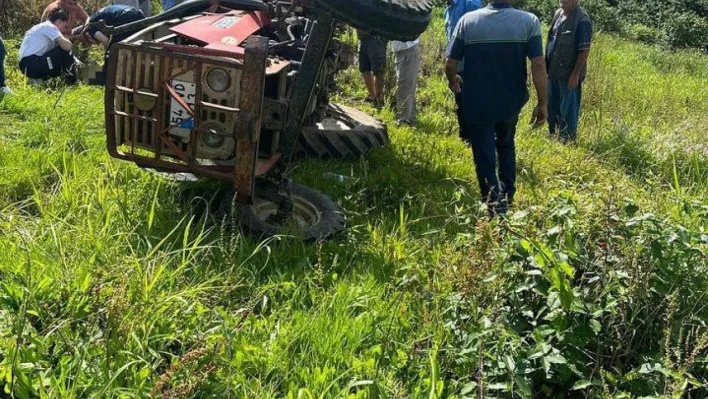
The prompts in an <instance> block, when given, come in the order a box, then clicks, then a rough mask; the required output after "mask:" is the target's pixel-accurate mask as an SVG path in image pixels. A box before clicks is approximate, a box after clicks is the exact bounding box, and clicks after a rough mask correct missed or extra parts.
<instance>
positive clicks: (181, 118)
mask: <svg viewBox="0 0 708 399" xmlns="http://www.w3.org/2000/svg"><path fill="white" fill-rule="evenodd" d="M172 89H173V90H174V91H175V92H176V93H177V94H178V95H179V96H180V97H182V99H183V100H184V102H185V103H186V104H187V105H189V107H190V108H191V109H194V103H195V101H196V97H197V85H196V84H195V83H193V82H187V81H184V80H177V79H173V80H172ZM171 100H172V101H171V103H170V126H178V127H179V128H182V129H189V130H191V129H192V127H193V126H194V120H193V118H192V117H191V115H189V112H187V110H186V109H184V107H182V105H180V103H179V102H177V100H175V99H174V98H172V99H171Z"/></svg>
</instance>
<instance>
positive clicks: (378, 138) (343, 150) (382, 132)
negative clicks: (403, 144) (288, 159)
mask: <svg viewBox="0 0 708 399" xmlns="http://www.w3.org/2000/svg"><path fill="white" fill-rule="evenodd" d="M388 143H389V141H388V132H387V130H386V126H385V125H384V124H382V123H381V122H380V121H378V120H377V119H376V118H374V117H373V116H371V115H369V114H367V113H365V112H362V111H359V110H357V109H354V108H350V107H347V106H344V105H340V104H330V105H329V107H328V109H327V111H326V112H325V119H324V120H323V121H321V122H319V123H317V124H316V125H315V126H305V127H303V129H302V133H301V134H300V137H299V140H298V148H297V150H296V154H299V155H307V156H313V157H317V158H339V159H356V158H359V157H362V156H364V155H366V154H367V153H368V152H369V151H371V150H372V149H374V148H378V147H383V146H387V145H388Z"/></svg>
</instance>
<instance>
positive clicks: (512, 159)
mask: <svg viewBox="0 0 708 399" xmlns="http://www.w3.org/2000/svg"><path fill="white" fill-rule="evenodd" d="M447 57H448V58H447V62H446V65H445V75H446V76H447V78H448V81H449V84H450V90H452V92H453V93H460V91H461V86H460V85H461V83H463V82H464V84H465V87H468V88H474V89H473V90H465V91H464V99H463V106H464V110H463V112H464V116H465V130H464V132H463V135H462V136H463V139H464V140H466V141H467V142H468V143H469V144H470V145H471V146H472V153H473V155H474V162H475V168H476V172H477V179H478V181H479V186H480V190H481V193H482V199H483V201H484V202H486V203H487V205H488V208H489V211H490V214H491V215H497V214H503V213H505V212H506V211H507V208H508V206H509V205H510V204H511V203H512V202H513V200H514V194H515V192H516V187H515V182H516V147H515V144H514V135H515V134H516V124H517V122H518V119H519V113H520V112H521V109H522V108H523V106H524V105H525V104H526V102H527V101H528V99H529V93H528V89H527V88H526V78H527V76H526V58H529V59H530V60H531V72H532V75H533V83H534V86H535V87H536V93H537V97H538V103H537V104H536V108H535V109H534V111H533V118H532V123H533V125H534V127H538V126H541V125H542V124H543V123H545V121H546V118H547V116H548V108H547V101H548V99H547V92H546V88H547V87H546V85H547V81H546V65H545V62H544V57H543V44H542V40H541V24H540V22H539V20H538V18H537V17H536V16H534V15H533V14H531V13H527V12H524V11H520V10H516V9H514V8H513V7H512V6H511V4H509V1H508V0H507V1H496V2H494V3H491V4H489V5H488V6H487V7H485V8H482V9H480V10H477V11H474V12H471V13H468V14H465V15H464V16H463V17H462V19H461V20H460V22H459V23H458V24H457V27H456V28H455V31H454V32H453V36H452V40H451V42H450V45H449V46H448V49H447ZM463 59H464V63H465V69H464V72H463V73H462V76H460V75H458V74H457V66H458V63H459V62H460V61H461V60H463ZM497 156H498V157H499V177H498V178H497V170H496V169H497V168H496V159H497Z"/></svg>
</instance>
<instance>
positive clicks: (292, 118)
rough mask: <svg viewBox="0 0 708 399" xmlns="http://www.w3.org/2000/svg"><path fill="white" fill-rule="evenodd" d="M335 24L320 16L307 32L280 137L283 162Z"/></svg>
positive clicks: (309, 99) (290, 151)
mask: <svg viewBox="0 0 708 399" xmlns="http://www.w3.org/2000/svg"><path fill="white" fill-rule="evenodd" d="M334 24H335V21H334V19H333V18H332V16H331V15H329V14H327V13H320V15H319V18H318V19H317V20H316V21H315V23H314V25H313V26H312V30H311V31H310V38H309V40H308V41H307V47H306V48H305V53H304V54H303V56H302V62H301V67H300V70H299V71H298V73H297V76H296V77H295V83H294V84H293V91H292V95H291V97H290V99H289V100H290V109H289V110H288V117H287V120H286V122H285V129H284V130H283V132H282V133H281V136H280V148H281V152H282V153H283V154H286V157H285V158H286V159H288V160H289V159H290V157H291V156H292V154H293V150H294V148H295V143H296V142H297V139H298V137H299V135H300V134H301V132H302V126H303V124H304V122H305V117H306V116H307V111H308V109H309V108H310V105H311V103H312V96H313V95H314V94H315V89H316V88H317V82H318V81H319V78H320V74H321V72H322V65H323V64H324V60H325V56H326V54H327V48H329V44H330V42H331V41H332V37H333V35H334Z"/></svg>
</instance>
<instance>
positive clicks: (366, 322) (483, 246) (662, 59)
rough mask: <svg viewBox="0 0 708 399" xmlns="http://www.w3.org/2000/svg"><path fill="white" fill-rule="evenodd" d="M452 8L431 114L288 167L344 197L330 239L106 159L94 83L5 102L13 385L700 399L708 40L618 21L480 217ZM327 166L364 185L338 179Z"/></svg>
mask: <svg viewBox="0 0 708 399" xmlns="http://www.w3.org/2000/svg"><path fill="white" fill-rule="evenodd" d="M442 32H443V27H442V21H441V20H440V19H439V18H436V19H435V20H434V21H433V23H432V25H431V27H430V29H429V31H428V32H426V34H425V35H424V36H423V38H422V46H423V62H422V70H421V75H420V79H419V82H420V89H419V93H418V104H419V109H420V115H419V123H418V124H416V125H415V126H413V127H400V128H399V127H396V126H395V125H394V124H393V123H392V122H393V112H392V111H391V110H390V109H389V108H387V107H386V108H384V109H382V110H380V111H377V110H374V109H372V108H370V107H369V106H368V105H365V104H364V103H363V101H362V99H363V98H364V97H365V89H364V87H363V85H362V83H361V81H360V77H359V76H358V73H357V72H356V71H355V70H354V69H352V70H348V71H345V72H344V73H342V74H341V75H340V77H339V86H340V87H341V92H340V93H339V94H338V98H337V101H343V102H346V103H349V104H354V105H355V106H357V107H359V108H363V109H366V110H368V111H370V112H372V113H374V114H376V115H378V116H379V117H381V118H382V119H383V120H384V121H386V122H388V124H389V129H390V130H389V131H390V135H391V146H390V147H388V148H384V149H380V150H378V151H375V152H374V153H372V154H370V155H369V156H367V157H366V158H362V159H360V160H357V161H355V162H344V161H336V160H330V161H320V160H306V161H301V162H299V163H298V164H297V165H296V166H295V168H294V170H293V172H292V177H293V179H294V180H296V181H298V182H300V183H303V184H306V185H309V186H312V187H314V188H316V189H318V190H320V191H323V192H325V193H327V194H329V195H331V196H333V197H334V198H336V199H337V201H338V202H339V203H340V204H341V206H342V207H343V209H344V210H345V211H346V214H347V218H348V227H347V230H346V232H345V233H343V234H342V235H341V236H339V237H338V238H337V239H335V240H332V241H329V242H323V243H319V244H314V245H310V244H303V243H300V242H297V241H294V240H289V239H286V238H284V237H273V238H271V239H268V240H265V241H260V242H259V241H257V240H254V239H253V238H250V237H248V236H242V235H241V234H240V233H239V232H238V230H236V229H228V228H226V227H227V226H228V225H229V224H230V220H229V219H230V218H231V216H228V215H227V216H223V215H218V216H217V215H215V214H214V213H212V211H211V210H212V209H213V208H214V207H213V206H209V205H208V204H209V203H210V202H214V201H213V200H214V198H215V197H216V196H217V195H218V193H219V191H220V190H223V189H224V187H223V186H222V185H220V184H217V183H213V182H208V181H206V182H204V181H202V182H196V183H188V182H173V181H169V180H164V179H162V178H161V177H159V176H156V175H154V174H150V173H147V172H145V171H143V170H141V169H139V168H137V167H136V166H134V165H131V164H128V163H125V162H120V161H117V160H113V159H111V158H109V156H108V155H107V153H106V150H105V142H104V140H105V133H104V128H103V97H102V92H101V90H99V89H97V88H92V87H85V86H77V87H68V88H67V87H63V86H61V85H58V84H53V83H50V84H49V85H47V86H44V87H28V86H26V85H25V84H24V80H23V79H22V78H21V76H20V75H19V73H18V72H17V71H16V70H15V69H14V68H13V65H15V64H16V61H17V60H16V56H17V45H18V44H19V43H18V40H8V41H7V42H8V47H9V48H10V59H9V60H8V63H7V64H8V66H9V68H8V70H9V72H10V82H9V83H10V85H11V87H12V88H13V90H15V95H12V96H7V97H5V98H4V99H3V100H2V102H1V103H0V387H1V388H2V389H3V391H2V392H3V393H0V396H3V395H4V396H9V397H16V398H34V397H42V398H134V397H164V398H183V397H198V398H210V397H214V398H228V397H231V398H292V399H295V398H342V397H346V398H430V399H432V398H459V399H461V398H472V397H477V398H481V397H498V398H516V397H521V398H536V397H558V398H560V397H596V398H609V397H625V398H630V397H671V398H683V397H691V398H700V397H706V395H707V394H706V392H707V391H706V384H707V383H708V359H707V354H708V326H707V325H706V323H707V322H708V308H707V307H706V303H708V301H707V300H706V299H707V298H706V295H708V294H707V290H706V289H707V288H708V262H707V260H706V251H707V250H708V232H706V220H708V203H706V202H705V197H706V194H708V160H707V157H708V148H707V147H706V138H705V132H706V131H708V113H707V111H708V86H707V85H706V81H707V79H708V72H707V71H708V68H707V66H708V58H707V57H706V56H702V55H698V54H695V53H689V52H686V53H675V54H672V53H666V52H662V51H659V50H656V49H653V48H650V47H647V46H644V45H639V44H633V43H630V42H627V41H624V40H620V39H617V38H615V37H612V36H607V35H604V34H601V35H599V36H598V37H597V38H596V39H597V40H596V42H595V44H594V47H593V50H592V55H591V65H590V72H589V76H588V80H587V81H586V82H585V87H584V90H585V98H584V109H583V115H582V119H581V124H580V133H579V135H580V140H579V142H578V143H577V144H571V145H562V144H560V143H558V142H556V141H555V140H553V139H550V138H549V137H547V136H546V134H545V132H544V131H541V130H539V131H532V130H531V129H530V128H529V127H528V126H527V125H526V123H525V121H528V120H529V119H530V115H529V110H528V109H526V110H525V111H524V114H523V116H522V119H521V121H522V122H520V125H519V131H518V144H517V148H518V160H519V192H518V201H517V203H516V205H515V208H514V211H513V212H512V214H510V215H509V218H508V220H507V222H505V223H500V222H499V221H498V220H492V221H490V220H488V219H487V218H486V213H485V211H484V209H483V207H482V206H481V204H480V202H479V200H478V197H479V193H478V188H477V183H476V181H475V177H474V176H475V175H474V169H473V163H472V159H471V153H470V150H469V149H468V148H467V147H466V146H465V145H463V144H462V142H461V141H460V140H459V139H458V138H457V137H456V133H455V129H456V121H455V113H454V102H453V100H452V96H451V94H450V93H449V92H448V90H447V84H446V82H445V79H444V77H443V76H442V66H443V54H444V38H443V33H442ZM327 172H332V173H335V174H340V175H344V176H346V177H348V178H346V179H336V178H330V177H327V176H331V175H327V174H326V173H327Z"/></svg>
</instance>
